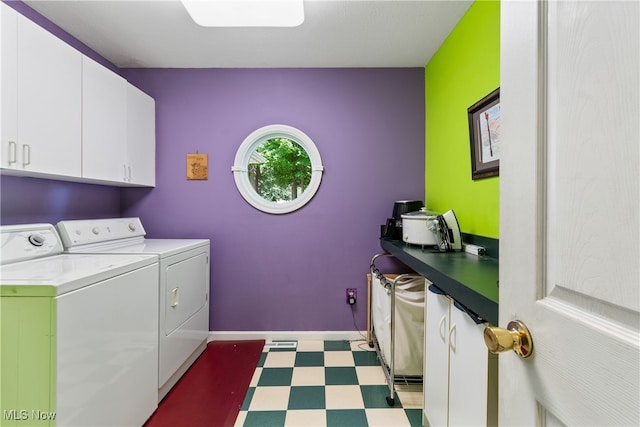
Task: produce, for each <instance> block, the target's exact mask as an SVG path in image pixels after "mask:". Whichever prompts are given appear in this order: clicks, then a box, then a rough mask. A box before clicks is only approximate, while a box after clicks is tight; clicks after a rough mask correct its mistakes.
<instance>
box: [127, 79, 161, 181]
mask: <svg viewBox="0 0 640 427" xmlns="http://www.w3.org/2000/svg"><path fill="white" fill-rule="evenodd" d="M127 158H128V167H129V168H130V169H129V170H128V171H127V172H128V174H129V178H130V182H131V183H132V184H138V185H147V186H151V187H154V186H155V185H156V104H155V101H154V100H153V98H152V97H150V96H149V95H147V94H146V93H144V92H142V91H141V90H140V89H138V88H136V87H134V86H132V85H131V84H128V85H127Z"/></svg>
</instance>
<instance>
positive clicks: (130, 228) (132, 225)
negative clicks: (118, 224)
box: [129, 222, 138, 231]
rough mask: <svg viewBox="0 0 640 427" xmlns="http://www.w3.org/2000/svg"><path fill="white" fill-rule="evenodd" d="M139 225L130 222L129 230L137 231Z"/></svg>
mask: <svg viewBox="0 0 640 427" xmlns="http://www.w3.org/2000/svg"><path fill="white" fill-rule="evenodd" d="M137 229H138V227H136V225H135V224H134V223H133V222H130V223H129V231H136V230H137Z"/></svg>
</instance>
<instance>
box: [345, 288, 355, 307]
mask: <svg viewBox="0 0 640 427" xmlns="http://www.w3.org/2000/svg"><path fill="white" fill-rule="evenodd" d="M356 297H357V290H356V288H347V304H349V305H353V304H355V303H356Z"/></svg>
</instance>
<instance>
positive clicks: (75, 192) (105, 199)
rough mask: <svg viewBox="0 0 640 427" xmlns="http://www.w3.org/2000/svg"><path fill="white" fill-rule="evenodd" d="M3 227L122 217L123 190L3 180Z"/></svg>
mask: <svg viewBox="0 0 640 427" xmlns="http://www.w3.org/2000/svg"><path fill="white" fill-rule="evenodd" d="M3 3H6V4H7V5H9V6H11V7H12V8H14V9H15V10H16V11H18V12H19V13H20V14H22V15H24V16H26V17H27V18H29V19H31V20H32V21H34V22H35V23H37V24H38V25H40V26H41V27H43V28H45V29H46V30H47V31H49V32H51V33H53V34H55V35H56V36H57V37H59V38H60V39H62V40H64V41H65V42H67V43H68V44H70V45H71V46H73V47H74V48H76V49H78V50H79V51H80V52H82V53H84V54H85V55H87V56H89V57H91V58H93V59H94V60H95V61H97V62H99V63H101V64H103V65H104V66H106V67H108V68H110V69H111V70H114V71H118V68H117V67H115V66H114V65H113V64H111V63H110V62H109V61H107V60H106V59H104V58H103V57H102V56H100V55H98V54H97V53H96V52H94V51H92V50H91V49H89V48H88V47H87V46H86V45H85V44H83V43H81V42H79V41H78V40H77V39H75V38H74V37H72V36H71V35H69V34H68V33H66V32H65V31H64V30H62V29H61V28H60V27H58V26H57V25H55V24H53V23H52V22H51V21H49V20H48V19H46V18H44V17H43V16H42V15H40V14H39V13H38V12H36V11H34V10H33V9H32V8H30V7H29V6H27V5H26V4H25V3H23V2H21V1H13V0H12V1H6V0H3ZM0 194H1V196H0V224H27V223H35V222H47V223H53V224H55V223H56V222H58V221H60V220H62V219H79V218H108V217H113V216H119V215H120V189H119V188H116V187H105V186H99V185H89V184H77V183H68V182H62V181H50V180H45V179H35V178H17V177H13V176H1V177H0Z"/></svg>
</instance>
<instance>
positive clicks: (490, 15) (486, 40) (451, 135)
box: [425, 0, 500, 239]
mask: <svg viewBox="0 0 640 427" xmlns="http://www.w3.org/2000/svg"><path fill="white" fill-rule="evenodd" d="M499 85H500V3H499V2H498V1H484V0H477V1H476V2H475V3H474V4H473V5H472V6H471V7H470V8H469V10H468V11H467V13H466V14H465V15H464V16H463V17H462V19H461V20H460V22H459V23H458V25H457V26H456V27H455V28H454V30H453V31H452V32H451V34H450V35H449V37H448V38H447V39H446V40H445V41H444V43H443V44H442V46H441V47H440V49H439V50H438V51H437V52H436V54H435V55H434V56H433V57H432V58H431V60H430V61H429V63H428V64H427V66H426V68H425V98H426V150H425V153H426V163H425V164H426V172H425V192H426V195H425V201H426V203H425V204H426V206H427V208H428V209H429V210H433V211H438V212H445V211H447V210H448V209H453V210H454V211H455V212H456V216H457V217H458V221H459V222H460V228H461V229H462V231H463V232H464V233H471V234H476V235H480V236H485V237H492V238H496V239H497V238H498V237H499V236H498V233H499V217H498V211H499V179H500V178H499V177H492V178H484V179H480V180H476V181H473V180H472V179H471V153H470V145H469V122H468V119H467V108H469V107H470V106H471V105H473V104H475V103H476V102H477V101H479V100H480V99H482V98H483V97H484V96H485V95H487V94H489V93H490V92H491V91H493V90H494V89H496V88H497V87H499Z"/></svg>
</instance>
